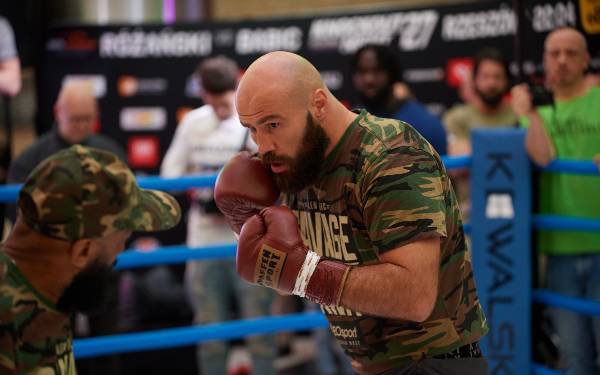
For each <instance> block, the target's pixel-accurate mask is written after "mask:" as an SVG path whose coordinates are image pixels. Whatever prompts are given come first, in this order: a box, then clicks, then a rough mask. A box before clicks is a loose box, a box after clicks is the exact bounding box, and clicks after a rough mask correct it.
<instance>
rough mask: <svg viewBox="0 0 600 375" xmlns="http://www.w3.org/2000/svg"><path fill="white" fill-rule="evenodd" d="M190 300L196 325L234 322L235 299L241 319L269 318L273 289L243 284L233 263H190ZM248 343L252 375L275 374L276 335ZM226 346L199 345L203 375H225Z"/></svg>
mask: <svg viewBox="0 0 600 375" xmlns="http://www.w3.org/2000/svg"><path fill="white" fill-rule="evenodd" d="M185 278H186V280H185V283H186V289H187V292H188V298H189V299H190V301H191V302H192V306H193V308H194V323H196V324H207V323H215V322H222V321H226V320H230V319H233V318H235V317H233V316H231V312H232V310H233V306H232V302H233V299H235V301H237V304H238V308H239V311H240V315H241V317H240V318H252V317H258V316H265V315H269V308H270V306H271V301H272V298H273V292H272V290H271V289H268V288H265V287H261V286H256V285H251V284H249V283H246V282H245V281H243V280H242V279H241V278H240V277H239V276H238V275H237V273H236V271H235V261H233V260H208V261H202V262H189V263H188V264H187V267H186V275H185ZM246 344H247V346H248V349H249V351H250V355H251V357H252V367H253V372H252V373H253V374H261V375H262V374H265V375H269V374H275V370H274V368H273V361H274V360H275V357H276V354H277V353H276V346H275V340H274V338H273V335H261V336H250V337H248V338H246ZM227 354H228V350H227V343H226V342H224V341H209V342H206V343H202V344H200V345H198V349H197V356H198V361H199V367H200V371H201V374H202V375H212V374H226V373H227V371H226V370H227V369H226V362H227Z"/></svg>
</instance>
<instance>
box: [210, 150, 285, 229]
mask: <svg viewBox="0 0 600 375" xmlns="http://www.w3.org/2000/svg"><path fill="white" fill-rule="evenodd" d="M214 196H215V202H216V204H217V207H219V210H220V211H221V212H222V213H223V215H225V218H226V219H227V222H228V223H229V226H230V227H231V229H233V230H234V231H235V232H236V233H240V230H241V228H242V225H244V222H245V221H246V220H247V219H248V218H250V217H251V216H252V215H254V214H256V213H258V212H259V211H260V210H262V209H263V208H265V207H268V206H272V205H274V204H275V202H276V201H277V199H278V198H279V190H278V189H277V186H276V185H275V181H273V179H272V177H271V176H270V175H269V172H268V171H267V169H266V167H265V166H264V165H263V164H262V162H261V161H260V159H259V158H258V157H256V156H252V155H250V153H249V152H247V151H242V152H240V153H238V154H237V155H236V156H234V157H233V158H231V160H229V161H228V162H227V164H225V166H224V167H223V169H221V172H220V173H219V175H218V176H217V181H216V182H215V191H214Z"/></svg>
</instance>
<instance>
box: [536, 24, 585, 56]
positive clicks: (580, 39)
mask: <svg viewBox="0 0 600 375" xmlns="http://www.w3.org/2000/svg"><path fill="white" fill-rule="evenodd" d="M565 38H566V39H568V40H569V41H570V42H571V43H572V45H573V47H576V48H577V49H578V50H580V51H586V52H587V41H586V40H585V37H584V36H583V34H582V33H581V32H580V31H579V30H576V29H574V28H572V27H561V28H558V29H556V30H553V31H552V32H551V33H550V34H548V36H547V37H546V40H545V41H544V49H545V50H548V49H549V48H551V47H552V46H553V44H554V43H556V42H557V41H558V40H561V39H565Z"/></svg>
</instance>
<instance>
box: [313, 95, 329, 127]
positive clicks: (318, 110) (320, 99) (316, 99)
mask: <svg viewBox="0 0 600 375" xmlns="http://www.w3.org/2000/svg"><path fill="white" fill-rule="evenodd" d="M327 99H328V98H327V92H326V91H325V90H324V89H321V88H319V89H316V90H315V91H313V94H312V96H311V98H310V108H311V111H312V112H313V116H314V118H316V119H318V120H321V119H322V118H323V116H324V115H325V107H326V105H327Z"/></svg>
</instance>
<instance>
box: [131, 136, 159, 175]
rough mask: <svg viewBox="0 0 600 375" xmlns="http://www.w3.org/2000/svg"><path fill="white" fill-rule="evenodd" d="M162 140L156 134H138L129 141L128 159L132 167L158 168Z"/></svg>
mask: <svg viewBox="0 0 600 375" xmlns="http://www.w3.org/2000/svg"><path fill="white" fill-rule="evenodd" d="M159 159H160V141H159V139H158V137H156V136H136V137H131V138H129V141H128V142H127V161H128V162H129V166H131V167H132V168H156V167H157V166H158V161H159Z"/></svg>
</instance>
